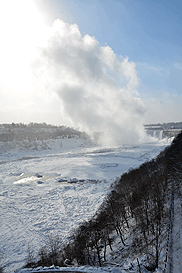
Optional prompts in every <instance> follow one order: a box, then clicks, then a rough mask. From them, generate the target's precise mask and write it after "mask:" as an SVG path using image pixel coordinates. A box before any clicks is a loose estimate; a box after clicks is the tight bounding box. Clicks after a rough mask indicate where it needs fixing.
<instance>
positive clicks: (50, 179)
mask: <svg viewBox="0 0 182 273" xmlns="http://www.w3.org/2000/svg"><path fill="white" fill-rule="evenodd" d="M168 144H169V143H167V142H165V141H163V142H156V143H148V144H140V145H135V146H134V145H125V146H121V147H96V146H92V147H91V146H90V147H88V145H87V148H84V147H80V146H83V145H80V144H79V145H75V146H73V147H72V148H69V147H67V148H65V149H62V150H61V151H54V152H53V151H52V152H51V151H49V152H46V151H45V152H44V151H42V152H34V153H33V152H32V153H30V152H29V153H28V152H27V153H26V154H25V153H24V154H21V153H20V154H18V155H17V154H16V155H11V154H8V155H6V156H5V155H2V156H1V157H0V201H1V202H0V206H1V219H0V222H1V229H0V236H1V250H2V251H3V253H4V259H3V264H4V265H6V270H7V272H13V271H14V270H15V269H17V268H20V267H21V266H23V265H24V264H25V261H26V255H27V247H28V244H30V245H31V246H32V247H33V249H34V250H35V252H36V251H38V249H39V247H40V245H41V244H44V241H45V240H46V236H47V235H48V234H50V233H51V234H55V235H56V234H59V235H60V237H62V239H63V241H65V240H68V238H69V234H70V232H71V230H73V229H74V228H76V227H77V226H78V225H79V223H80V222H82V221H84V220H87V219H88V218H89V217H90V216H91V215H92V214H93V213H94V212H95V211H96V210H97V208H98V206H99V205H100V204H101V202H102V200H103V198H104V197H105V195H106V193H107V191H108V189H109V187H110V184H111V182H112V181H114V180H115V179H116V178H117V177H119V176H120V175H121V174H122V173H123V172H125V171H127V170H128V169H130V168H135V167H138V166H139V165H141V164H142V163H143V162H145V161H148V160H150V159H152V158H154V157H155V156H157V155H158V154H159V153H160V151H161V150H163V149H164V148H165V147H166V145H168ZM61 181H62V182H61Z"/></svg>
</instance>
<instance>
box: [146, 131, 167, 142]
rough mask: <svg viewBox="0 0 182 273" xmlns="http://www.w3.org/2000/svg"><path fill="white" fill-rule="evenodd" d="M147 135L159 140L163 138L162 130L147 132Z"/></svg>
mask: <svg viewBox="0 0 182 273" xmlns="http://www.w3.org/2000/svg"><path fill="white" fill-rule="evenodd" d="M147 134H148V135H150V136H152V137H154V138H157V139H159V140H162V139H163V138H164V134H163V130H147Z"/></svg>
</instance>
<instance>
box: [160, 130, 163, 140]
mask: <svg viewBox="0 0 182 273" xmlns="http://www.w3.org/2000/svg"><path fill="white" fill-rule="evenodd" d="M161 139H163V131H160V133H159V140H161Z"/></svg>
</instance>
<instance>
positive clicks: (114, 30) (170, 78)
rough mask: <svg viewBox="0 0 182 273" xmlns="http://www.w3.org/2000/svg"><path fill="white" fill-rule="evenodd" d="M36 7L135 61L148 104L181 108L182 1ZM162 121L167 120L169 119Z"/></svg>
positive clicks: (70, 1)
mask: <svg viewBox="0 0 182 273" xmlns="http://www.w3.org/2000/svg"><path fill="white" fill-rule="evenodd" d="M36 4H37V5H38V7H39V9H41V12H44V15H45V20H47V23H49V24H51V23H52V22H53V20H54V19H57V18H60V19H62V20H64V21H65V22H68V23H70V24H73V23H76V24H77V25H78V26H79V29H80V31H81V33H82V35H84V34H89V35H90V36H94V37H95V38H96V39H97V40H98V41H99V43H100V44H101V45H103V46H105V45H108V46H110V47H111V48H112V49H113V51H114V53H115V54H117V55H118V56H120V55H122V56H123V57H126V56H127V57H128V58H129V60H130V61H132V62H135V63H136V70H137V75H138V77H139V81H140V85H139V87H138V92H139V94H140V96H141V98H142V99H143V100H144V101H146V102H147V103H150V101H152V100H157V102H158V103H159V104H160V103H161V105H163V107H164V104H165V103H167V102H168V106H166V107H169V104H170V102H171V103H172V104H173V109H174V108H175V107H174V105H175V104H177V108H180V103H181V102H182V98H181V96H182V36H181V33H182V1H180V0H173V1H172V0H170V1H169V0H158V1H156V0H138V1H133V0H85V1H84V0H66V1H65V0H51V1H50V0H44V1H41V0H39V1H36ZM181 106H182V105H181ZM161 111H162V110H161ZM166 111H167V110H166ZM171 113H172V110H171ZM179 115H181V113H179ZM171 118H172V117H171ZM172 119H175V120H176V121H180V120H182V116H175V115H174V118H172ZM175 120H174V121H175ZM150 121H151V122H152V118H150ZM155 121H156V118H154V122H155ZM162 121H166V120H165V117H164V116H163V117H162V116H161V120H160V122H162Z"/></svg>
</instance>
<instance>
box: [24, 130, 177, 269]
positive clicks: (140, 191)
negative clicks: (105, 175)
mask: <svg viewBox="0 0 182 273" xmlns="http://www.w3.org/2000/svg"><path fill="white" fill-rule="evenodd" d="M181 179H182V133H180V134H179V135H178V136H177V137H176V138H175V139H174V140H173V142H172V144H171V145H170V146H169V147H167V148H166V149H165V150H164V151H163V152H161V153H160V154H159V155H158V156H157V157H156V158H155V159H153V160H151V161H149V162H146V163H143V164H142V165H141V166H140V167H139V168H137V169H131V170H129V171H128V172H127V173H124V174H123V175H122V176H121V178H119V179H117V180H116V181H115V182H114V183H113V184H112V185H111V187H110V191H109V193H108V194H107V196H106V197H105V199H104V201H103V202H102V204H101V205H100V207H99V209H98V210H97V212H96V213H95V214H94V215H93V217H91V218H90V219H89V220H88V221H85V222H83V223H82V224H81V225H80V226H79V228H77V229H76V230H75V231H74V232H73V233H72V237H71V240H70V242H69V243H68V244H67V245H66V246H64V247H63V248H62V247H61V248H60V246H58V240H55V239H54V240H52V238H50V239H51V240H52V241H51V242H52V243H53V245H54V246H55V245H57V246H58V247H57V248H56V249H55V248H54V251H53V248H52V250H51V251H50V249H49V250H48V248H47V246H45V247H43V248H41V250H40V252H39V261H38V262H36V263H35V264H34V262H33V261H32V260H29V266H30V265H32V266H33V265H34V266H37V265H42V266H45V265H51V264H53V263H54V265H59V266H65V261H67V263H68V264H70V265H71V264H72V265H80V266H81V265H89V266H102V267H103V266H106V265H117V266H119V267H120V268H121V269H124V268H125V269H127V270H128V271H131V272H137V271H138V270H139V272H148V271H155V270H156V269H158V270H159V271H163V270H164V271H165V270H167V269H169V270H171V268H173V267H174V260H175V266H176V268H177V267H178V266H179V263H180V256H179V251H180V250H179V249H180V244H179V243H178V240H176V239H175V238H174V235H175V232H176V234H178V235H179V232H180V229H179V228H180V225H181V223H179V222H178V224H177V218H178V216H179V214H177V211H174V207H176V208H177V207H178V209H179V207H180V204H181V196H182V185H181ZM179 213H180V212H179ZM176 229H177V231H175V230H176ZM175 240H176V243H178V244H179V246H178V247H177V246H176V245H174V244H175V243H174V242H175ZM176 249H178V254H177V252H175V254H174V251H177V250H176ZM177 256H178V258H177ZM170 272H171V271H170ZM174 272H180V271H174Z"/></svg>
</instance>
